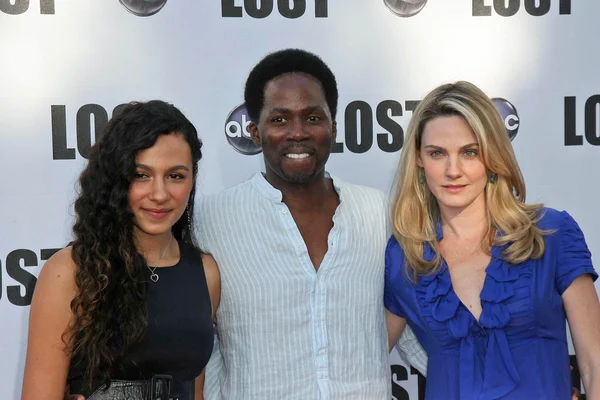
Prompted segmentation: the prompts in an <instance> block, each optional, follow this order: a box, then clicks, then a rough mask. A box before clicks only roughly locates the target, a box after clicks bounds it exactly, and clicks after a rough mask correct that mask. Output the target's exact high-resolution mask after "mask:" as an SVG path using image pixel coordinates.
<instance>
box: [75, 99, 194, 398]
mask: <svg viewBox="0 0 600 400" xmlns="http://www.w3.org/2000/svg"><path fill="white" fill-rule="evenodd" d="M174 132H175V133H178V134H181V135H183V137H184V138H185V140H186V141H187V143H188V144H189V145H190V148H191V153H192V162H193V164H192V165H193V180H194V185H193V186H192V191H191V194H190V198H189V202H188V210H189V216H190V217H191V218H193V215H194V195H195V180H196V176H197V172H198V161H199V160H200V159H201V158H202V153H201V148H202V142H201V141H200V139H199V138H198V134H197V132H196V128H194V125H192V123H191V122H190V121H189V120H188V119H187V118H186V117H185V116H184V115H183V114H182V113H181V111H179V110H178V109H177V108H176V107H174V106H173V105H171V104H168V103H165V102H163V101H160V100H153V101H149V102H144V103H142V102H132V103H129V104H127V105H125V106H124V107H123V108H121V110H120V112H119V113H118V114H117V115H115V116H113V118H112V119H111V120H110V121H109V122H108V124H107V125H106V127H105V128H104V130H103V133H102V136H101V138H100V139H99V140H98V141H97V142H96V143H95V144H94V146H92V148H91V149H90V154H89V162H88V164H87V166H86V168H85V169H84V171H83V172H82V173H81V176H80V177H79V186H80V189H79V196H78V198H77V200H76V201H75V214H76V221H75V224H74V226H73V234H74V241H73V248H72V258H73V261H74V262H75V264H76V265H77V268H76V273H75V283H76V285H77V290H78V293H77V295H76V296H75V298H74V299H73V301H72V302H71V311H72V312H73V314H74V322H73V323H72V324H71V325H70V326H69V329H68V330H67V331H66V332H65V335H68V337H69V338H70V342H69V345H70V349H71V358H72V359H74V360H80V361H81V362H83V365H82V367H83V368H85V371H86V373H85V378H84V379H85V380H87V381H88V384H89V385H90V387H91V386H92V382H93V381H100V380H101V381H103V382H104V383H106V384H108V385H110V382H111V379H110V377H111V376H114V374H115V373H116V372H117V371H119V368H120V365H121V362H122V359H123V356H124V355H125V354H126V353H127V352H128V350H130V349H131V348H132V346H133V345H135V344H136V343H139V342H140V341H141V340H142V339H143V338H144V335H145V333H146V329H147V309H146V283H145V282H144V278H142V276H143V274H142V273H143V271H144V269H145V268H146V261H145V259H144V258H143V257H142V255H141V254H140V253H139V252H138V250H137V249H136V246H135V243H134V236H133V213H132V212H131V210H130V209H129V201H128V193H129V187H130V184H131V182H132V180H133V178H134V176H135V172H136V164H135V158H136V155H137V153H138V152H139V151H141V150H144V149H147V148H150V147H152V146H153V145H154V143H156V140H157V139H158V137H159V136H160V135H167V134H170V133H174ZM193 226H194V225H193V220H192V221H190V223H188V215H187V213H184V214H183V216H182V217H181V218H180V219H179V220H178V221H177V222H176V223H175V224H174V225H173V227H172V233H173V236H174V237H175V238H176V239H179V240H180V241H183V242H186V243H189V244H191V245H193V246H195V247H197V245H196V243H195V240H194V235H193V232H192V231H191V229H193V228H192V227H193ZM64 337H66V336H63V338H64Z"/></svg>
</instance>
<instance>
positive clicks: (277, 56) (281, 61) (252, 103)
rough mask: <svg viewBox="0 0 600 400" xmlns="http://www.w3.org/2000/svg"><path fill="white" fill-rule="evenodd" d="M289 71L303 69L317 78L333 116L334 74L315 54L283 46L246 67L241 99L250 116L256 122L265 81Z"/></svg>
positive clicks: (263, 96)
mask: <svg viewBox="0 0 600 400" xmlns="http://www.w3.org/2000/svg"><path fill="white" fill-rule="evenodd" d="M290 72H300V73H304V74H307V75H310V76H312V77H313V78H315V79H316V80H318V81H319V82H321V86H322V87H323V92H324V93H325V100H326V101H327V105H328V106H329V111H330V112H331V117H332V119H333V120H335V116H336V113H337V104H338V89H337V82H336V80H335V76H334V75H333V72H331V69H329V67H328V66H327V64H325V62H324V61H323V60H321V58H320V57H319V56H317V55H315V54H313V53H309V52H308V51H306V50H300V49H285V50H280V51H276V52H274V53H271V54H268V55H267V56H266V57H265V58H263V59H262V60H261V61H260V62H259V63H258V64H256V66H255V67H254V68H253V69H252V71H250V74H249V75H248V79H247V80H246V87H245V89H244V103H245V105H246V110H247V111H248V116H249V117H250V120H251V121H252V122H254V123H255V124H256V123H258V119H259V117H260V112H261V110H262V108H263V105H264V103H265V86H267V83H269V82H270V81H271V80H272V79H273V78H276V77H278V76H280V75H283V74H286V73H290Z"/></svg>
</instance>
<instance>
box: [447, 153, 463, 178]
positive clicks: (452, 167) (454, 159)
mask: <svg viewBox="0 0 600 400" xmlns="http://www.w3.org/2000/svg"><path fill="white" fill-rule="evenodd" d="M461 176H462V166H461V161H460V158H459V157H458V156H449V157H448V161H447V163H446V177H447V178H449V179H457V178H460V177H461Z"/></svg>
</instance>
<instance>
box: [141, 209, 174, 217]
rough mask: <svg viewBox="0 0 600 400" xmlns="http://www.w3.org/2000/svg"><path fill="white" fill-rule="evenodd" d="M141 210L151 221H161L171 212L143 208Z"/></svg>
mask: <svg viewBox="0 0 600 400" xmlns="http://www.w3.org/2000/svg"><path fill="white" fill-rule="evenodd" d="M143 210H144V212H145V213H146V214H147V215H148V216H149V217H151V218H153V219H163V218H164V217H166V216H167V215H168V214H169V213H170V212H171V210H166V209H165V210H163V209H149V208H144V209H143Z"/></svg>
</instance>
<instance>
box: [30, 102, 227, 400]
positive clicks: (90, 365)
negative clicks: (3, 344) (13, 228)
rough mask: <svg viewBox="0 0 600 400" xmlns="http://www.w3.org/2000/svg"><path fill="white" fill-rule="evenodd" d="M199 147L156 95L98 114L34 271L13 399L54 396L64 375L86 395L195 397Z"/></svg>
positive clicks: (207, 273)
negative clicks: (65, 213)
mask: <svg viewBox="0 0 600 400" xmlns="http://www.w3.org/2000/svg"><path fill="white" fill-rule="evenodd" d="M201 147H202V143H201V142H200V140H199V139H198V136H197V132H196V129H195V128H194V126H193V125H192V124H191V122H190V121H189V120H188V119H187V118H186V117H185V116H184V115H183V114H182V113H181V112H180V111H179V110H178V109H177V108H175V107H174V106H172V105H170V104H167V103H165V102H162V101H157V100H155V101H150V102H147V103H130V104H128V105H127V106H125V107H124V108H123V110H122V111H121V112H120V113H119V114H118V115H116V116H115V117H114V118H112V119H111V120H110V121H109V123H108V125H107V126H106V128H105V130H104V133H103V135H102V137H101V139H100V140H99V141H98V142H97V143H96V144H95V145H94V146H93V147H92V149H91V152H90V157H89V163H88V165H87V167H86V168H85V170H84V171H83V173H82V174H81V176H80V179H79V184H80V193H79V197H78V198H77V200H76V201H75V213H76V221H75V225H74V227H73V234H74V241H73V243H72V245H71V246H69V247H67V248H65V249H63V250H61V251H59V252H58V253H56V254H55V255H54V256H53V257H52V258H51V259H50V260H48V261H47V262H46V264H45V265H44V267H43V269H42V271H41V273H40V276H39V278H38V281H37V285H36V289H35V293H34V297H33V301H32V304H31V311H30V320H29V339H28V348H27V360H26V366H25V376H24V381H23V393H22V399H24V400H29V399H35V400H41V399H49V400H50V399H52V400H54V399H56V400H59V399H62V398H63V394H64V388H65V384H66V383H68V384H69V385H70V389H71V392H72V393H81V394H83V395H85V396H89V398H91V399H96V398H97V399H105V398H106V399H113V398H127V399H146V398H147V399H150V398H152V399H155V398H157V399H163V398H164V399H171V398H174V399H179V400H184V399H193V398H194V386H196V392H197V395H196V398H202V394H201V391H202V389H201V387H202V384H198V385H194V382H195V380H196V378H197V377H199V380H200V381H201V380H202V375H201V373H202V371H203V369H204V367H205V365H206V363H207V362H208V359H209V357H210V354H211V351H212V346H213V325H212V322H213V317H214V313H215V310H216V308H217V306H218V302H219V293H220V279H219V272H218V269H217V265H216V264H215V261H214V259H213V258H212V257H210V256H209V255H205V254H201V253H200V251H199V250H198V248H197V246H196V245H195V243H194V236H193V226H194V225H193V222H194V221H193V216H194V213H193V211H194V194H195V181H196V176H197V172H198V161H199V160H200V158H201V151H200V150H201ZM200 383H201V382H200ZM107 388H108V390H107ZM110 396H113V397H110ZM119 396H120V397H119Z"/></svg>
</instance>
